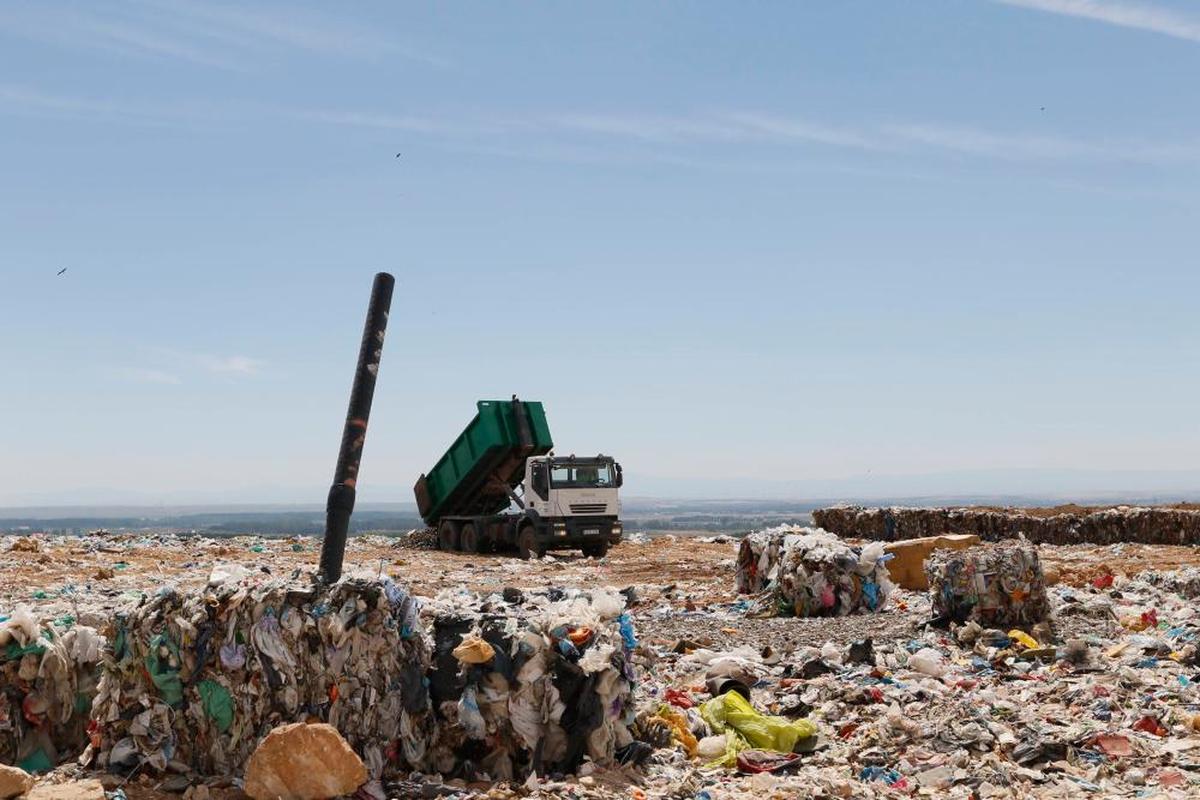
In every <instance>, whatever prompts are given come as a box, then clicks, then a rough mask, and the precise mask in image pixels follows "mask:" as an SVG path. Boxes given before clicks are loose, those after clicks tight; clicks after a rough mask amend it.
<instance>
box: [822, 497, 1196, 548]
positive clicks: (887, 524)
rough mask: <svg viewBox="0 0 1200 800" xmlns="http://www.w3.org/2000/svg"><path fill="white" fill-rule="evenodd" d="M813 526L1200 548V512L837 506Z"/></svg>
mask: <svg viewBox="0 0 1200 800" xmlns="http://www.w3.org/2000/svg"><path fill="white" fill-rule="evenodd" d="M812 516H813V522H814V523H815V524H817V525H818V526H820V527H822V528H824V529H825V530H828V531H832V532H833V533H836V534H837V535H838V536H841V537H843V538H846V539H872V540H878V541H887V542H890V541H896V540H898V539H916V538H920V537H925V536H943V535H946V534H975V535H976V536H978V537H979V538H980V539H982V540H984V541H985V542H995V541H1000V540H1002V539H1015V538H1019V537H1024V538H1025V539H1028V540H1029V541H1031V542H1034V543H1037V544H1056V545H1064V544H1079V543H1084V542H1087V543H1093V544H1115V543H1119V542H1138V543H1141V544H1177V545H1178V544H1188V545H1191V544H1200V511H1195V510H1190V509H1179V508H1158V507H1155V508H1143V507H1138V506H1118V507H1116V508H1108V509H1099V510H1087V509H1082V510H1070V511H1064V512H1062V513H1053V514H1050V513H1036V514H1035V513H1030V512H1029V511H1027V510H1025V509H1019V508H1012V509H1005V510H1002V511H997V510H992V509H983V508H905V507H901V506H892V507H888V508H866V507H863V506H833V507H831V508H821V509H817V510H816V511H814V512H813V515H812Z"/></svg>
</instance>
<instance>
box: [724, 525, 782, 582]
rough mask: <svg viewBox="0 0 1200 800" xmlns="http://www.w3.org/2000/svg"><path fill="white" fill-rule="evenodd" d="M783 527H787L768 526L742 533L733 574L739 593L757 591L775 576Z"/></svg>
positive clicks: (777, 568) (780, 549)
mask: <svg viewBox="0 0 1200 800" xmlns="http://www.w3.org/2000/svg"><path fill="white" fill-rule="evenodd" d="M786 530H790V529H785V528H771V529H768V530H764V531H755V532H754V533H749V534H747V535H746V536H744V537H742V541H741V543H740V544H739V545H738V557H737V572H736V574H735V578H734V581H735V583H736V586H737V591H738V593H739V594H758V593H759V592H761V591H764V590H766V589H767V588H769V587H770V585H771V583H772V582H773V581H774V580H775V579H776V577H777V574H778V571H779V559H780V556H781V555H782V554H783V539H784V532H785V531H786Z"/></svg>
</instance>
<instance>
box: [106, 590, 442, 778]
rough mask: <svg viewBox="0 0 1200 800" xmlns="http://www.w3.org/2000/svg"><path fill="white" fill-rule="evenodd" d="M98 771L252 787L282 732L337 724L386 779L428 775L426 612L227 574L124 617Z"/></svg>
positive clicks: (382, 596) (364, 596)
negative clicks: (233, 778)
mask: <svg viewBox="0 0 1200 800" xmlns="http://www.w3.org/2000/svg"><path fill="white" fill-rule="evenodd" d="M110 636H111V642H112V645H111V648H110V649H109V650H108V651H107V652H106V653H105V658H104V669H103V676H102V678H101V680H100V686H99V694H98V696H97V698H96V703H95V706H94V708H93V716H94V722H93V731H94V733H93V737H92V741H91V744H90V745H89V747H88V752H87V753H85V759H84V760H85V761H89V760H94V762H95V764H96V765H98V766H101V767H107V768H108V769H110V770H113V771H129V770H133V769H135V768H138V767H139V766H145V767H149V768H152V769H155V770H166V769H172V770H179V771H189V772H193V773H196V774H199V775H202V776H221V775H240V774H241V773H242V771H243V770H244V769H245V765H246V762H247V760H248V759H249V757H250V755H251V754H252V753H253V752H254V749H255V747H256V745H257V744H258V742H259V740H260V739H262V737H264V736H265V735H266V734H267V733H269V732H270V731H271V730H272V729H274V728H276V727H277V726H279V725H282V724H285V723H291V722H326V723H328V724H329V725H332V726H333V727H334V728H336V729H337V730H338V731H339V732H340V733H341V734H342V736H344V737H345V739H346V741H348V742H349V743H350V746H351V747H353V748H354V750H355V751H356V752H357V753H359V755H360V756H361V757H362V759H363V761H364V762H365V763H366V765H367V769H368V772H369V773H370V775H371V777H372V778H373V779H378V778H379V777H380V776H381V775H382V774H384V772H385V771H393V770H409V769H413V768H416V767H419V766H420V765H422V764H423V762H424V760H425V757H426V749H427V746H428V744H429V742H430V740H431V738H432V734H433V732H432V724H433V715H432V709H431V707H430V704H429V694H428V690H427V688H426V685H425V675H426V671H427V669H428V667H429V663H430V657H429V649H428V645H427V644H426V642H425V640H424V639H423V637H422V631H421V627H420V623H419V605H418V602H417V600H416V598H414V597H413V596H411V595H410V594H408V592H406V591H405V590H404V589H403V588H401V587H400V586H398V585H397V584H395V583H394V582H392V581H391V580H389V579H387V578H382V579H366V578H348V579H343V580H341V581H338V582H337V583H334V584H332V585H328V586H325V585H321V584H319V583H317V582H316V581H315V580H314V579H312V578H298V579H296V580H277V579H271V578H269V577H267V576H264V575H261V574H260V575H257V576H253V575H251V576H247V575H246V574H245V571H244V570H241V569H240V568H231V569H228V570H225V571H224V573H223V574H222V573H221V570H220V569H218V570H214V574H213V577H212V578H211V579H210V581H209V585H208V586H207V587H206V588H205V589H203V590H200V591H193V592H181V591H176V590H174V589H172V588H164V589H162V590H160V591H159V592H158V593H157V594H155V595H154V596H153V597H150V598H148V599H146V600H145V601H144V602H143V603H142V604H141V605H140V606H138V607H137V608H136V609H134V610H132V611H130V612H127V613H123V614H119V615H117V617H116V619H115V620H114V623H113V626H112V630H111V631H110Z"/></svg>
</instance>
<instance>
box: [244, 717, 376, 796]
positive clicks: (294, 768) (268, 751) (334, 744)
mask: <svg viewBox="0 0 1200 800" xmlns="http://www.w3.org/2000/svg"><path fill="white" fill-rule="evenodd" d="M366 782H367V768H366V766H364V765H363V762H362V759H360V758H359V757H358V755H357V754H356V753H355V752H354V751H353V750H352V749H351V748H350V745H349V744H347V743H346V740H345V739H343V738H342V735H341V734H340V733H338V732H337V729H336V728H334V727H333V726H331V725H325V724H324V723H319V724H315V725H309V724H307V723H303V722H297V723H293V724H291V725H281V726H279V727H278V728H276V729H275V730H273V731H271V732H270V733H268V734H267V735H266V736H265V737H264V738H263V740H262V742H260V743H259V745H258V749H257V750H255V751H254V755H252V756H250V761H249V762H248V763H247V764H246V794H248V795H250V796H251V797H253V798H254V800H325V798H330V797H340V796H342V795H347V794H353V793H354V792H355V791H356V790H357V789H358V787H360V786H362V785H363V784H364V783H366Z"/></svg>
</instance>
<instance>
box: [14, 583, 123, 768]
mask: <svg viewBox="0 0 1200 800" xmlns="http://www.w3.org/2000/svg"><path fill="white" fill-rule="evenodd" d="M102 646H103V640H102V639H101V637H100V635H99V634H98V633H97V632H96V631H95V629H93V628H90V627H87V626H85V625H79V624H76V621H75V620H74V619H73V618H71V617H65V618H62V619H59V620H54V621H51V622H45V621H42V620H39V619H38V618H37V617H36V616H35V615H34V614H33V612H32V611H30V610H29V609H28V608H26V607H19V608H17V609H16V610H15V611H14V612H13V613H12V615H11V616H9V615H4V614H0V764H7V765H10V766H18V767H20V768H21V769H23V770H25V771H26V772H31V773H38V772H47V771H49V770H51V769H53V768H54V767H56V766H57V765H58V764H59V762H61V761H64V760H67V759H71V758H74V757H76V756H78V755H79V753H80V751H82V750H83V748H84V746H85V745H86V743H87V734H86V726H87V722H88V711H89V709H90V708H91V706H92V699H93V698H94V697H95V695H96V683H97V680H98V678H99V663H100V652H101V648H102Z"/></svg>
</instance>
